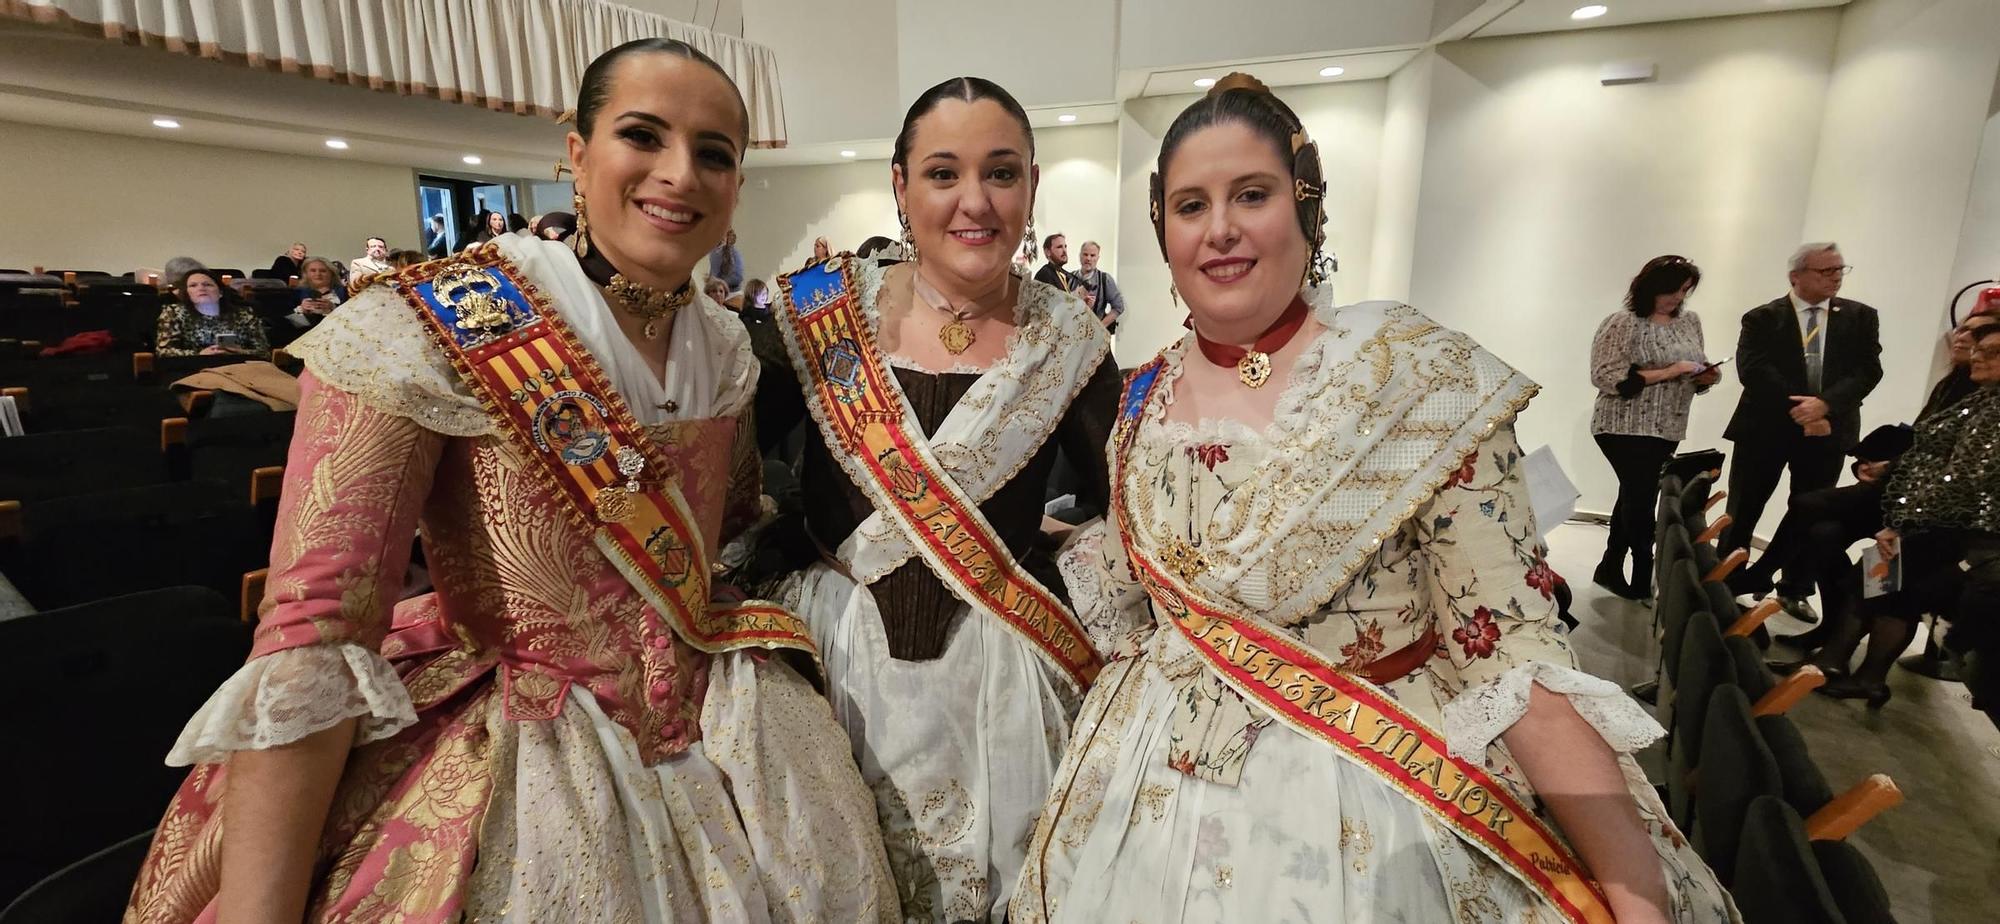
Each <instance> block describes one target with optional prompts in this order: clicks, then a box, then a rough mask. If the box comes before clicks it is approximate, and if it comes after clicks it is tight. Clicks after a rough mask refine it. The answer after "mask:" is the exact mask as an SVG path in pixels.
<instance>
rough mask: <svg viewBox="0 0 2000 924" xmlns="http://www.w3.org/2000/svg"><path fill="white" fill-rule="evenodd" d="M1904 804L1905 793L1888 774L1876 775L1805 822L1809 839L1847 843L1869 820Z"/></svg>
mask: <svg viewBox="0 0 2000 924" xmlns="http://www.w3.org/2000/svg"><path fill="white" fill-rule="evenodd" d="M1902 801H1903V791H1902V790H1901V789H1898V788H1896V781H1895V780H1892V779H1890V778H1889V775H1888V774H1886V773H1877V774H1875V775H1873V776H1870V777H1869V778H1867V779H1865V780H1862V781H1861V782H1859V783H1856V784H1854V788H1852V789H1849V790H1848V791H1846V792H1844V793H1841V794H1840V795H1837V796H1834V797H1833V801H1832V802H1828V803H1827V804H1826V805H1824V806H1821V807H1820V810H1819V811H1817V812H1814V813H1812V817H1811V818H1807V819H1806V837H1807V838H1808V839H1810V840H1815V841H1839V840H1846V839H1847V836H1848V835H1849V834H1853V833H1854V831H1855V829H1857V828H1859V827H1861V826H1862V825H1865V824H1867V823H1868V819H1870V818H1874V817H1875V816H1877V815H1880V814H1882V813H1883V812H1884V811H1886V810H1888V809H1890V808H1893V807H1895V806H1896V805H1897V804H1899V803H1901V802H1902Z"/></svg>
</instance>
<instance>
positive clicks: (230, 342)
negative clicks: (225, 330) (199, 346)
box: [215, 334, 243, 350]
mask: <svg viewBox="0 0 2000 924" xmlns="http://www.w3.org/2000/svg"><path fill="white" fill-rule="evenodd" d="M215 345H216V346H219V347H221V348H223V349H225V350H240V349H242V348H243V338H242V337H241V336H239V335H237V334H217V335H215Z"/></svg>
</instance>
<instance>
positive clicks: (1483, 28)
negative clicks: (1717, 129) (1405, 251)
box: [0, 0, 1847, 179]
mask: <svg viewBox="0 0 2000 924" xmlns="http://www.w3.org/2000/svg"><path fill="white" fill-rule="evenodd" d="M646 2H652V3H656V4H657V5H659V6H662V7H668V6H675V5H676V4H687V3H694V4H695V5H697V6H700V7H701V8H702V11H703V12H704V13H706V14H707V15H709V16H715V17H719V18H728V17H729V16H730V15H731V14H732V13H733V14H735V15H738V16H740V12H739V11H740V2H741V0H641V2H635V4H634V5H641V6H643V5H645V3H646ZM1604 2H1605V5H1607V6H1609V7H1610V12H1609V13H1608V14H1607V15H1605V16H1601V17H1599V18H1597V19H1593V20H1588V21H1584V22H1575V21H1572V20H1570V18H1569V13H1570V11H1571V10H1573V9H1575V8H1576V7H1577V6H1578V5H1580V4H1581V0H1483V2H1480V3H1478V4H1477V5H1476V6H1474V5H1472V4H1471V3H1470V2H1469V0H1468V2H1461V3H1457V4H1455V5H1454V6H1453V7H1452V14H1451V15H1457V13H1458V10H1459V9H1470V10H1471V11H1470V12H1469V13H1467V14H1466V15H1465V16H1464V18H1463V19H1461V20H1459V21H1458V22H1457V23H1456V24H1455V26H1456V27H1455V28H1450V29H1445V30H1442V34H1444V35H1446V36H1456V35H1470V36H1492V35H1512V34H1520V33H1528V32H1546V31H1558V30H1567V29H1576V28H1605V27H1612V26H1619V25H1629V24H1633V23H1639V22H1657V21H1662V20H1669V19H1689V18H1700V17H1707V16H1720V15H1733V14H1744V13H1758V12H1775V11H1779V10H1786V9H1799V8H1805V7H1821V6H1838V5H1841V4H1843V3H1846V2H1847V0H1604ZM718 8H719V9H718ZM1439 9H1443V7H1440V8H1439ZM753 25H754V23H753ZM746 37H747V38H749V39H751V40H752V41H756V40H757V39H758V36H757V35H755V34H751V35H748V36H746ZM1418 50H1419V48H1418V47H1415V46H1412V47H1399V48H1387V49H1383V48H1377V49H1364V50H1349V51H1343V52H1339V53H1328V54H1322V55H1304V56H1301V55H1285V56H1276V57H1265V58H1247V59H1238V60H1233V61H1216V62H1209V63H1207V64H1206V65H1203V66H1198V67H1196V66H1187V65H1176V66H1173V67H1167V68H1159V69H1142V70H1128V71H1125V72H1123V73H1121V74H1120V75H1119V77H1118V80H1117V91H1116V92H1117V95H1118V96H1119V97H1120V98H1121V99H1122V98H1129V97H1132V96H1162V95H1175V94H1184V93H1192V92H1196V90H1197V88H1196V87H1195V86H1194V80H1195V79H1196V78H1197V77H1204V76H1220V75H1222V74H1224V73H1227V72H1229V71H1231V70H1243V71H1247V72H1249V73H1251V74H1254V75H1256V76H1257V77H1258V78H1259V79H1261V80H1263V81H1264V82H1265V83H1268V84H1271V85H1273V86H1293V85H1304V84H1314V83H1323V82H1327V81H1328V80H1329V78H1322V77H1320V76H1319V71H1320V69H1321V68H1323V67H1327V66H1340V67H1343V68H1345V69H1346V70H1345V73H1343V74H1341V75H1340V76H1338V77H1336V78H1331V79H1333V80H1372V79H1379V78H1383V77H1387V76H1389V75H1390V74H1391V73H1393V72H1394V71H1395V70H1396V69H1397V68H1399V67H1401V66H1402V65H1403V63H1404V62H1406V61H1408V60H1409V59H1410V58H1411V57H1414V56H1415V55H1416V54H1417V53H1418ZM1120 105H1121V104H1120V102H1119V100H1117V99H1104V100H1078V101H1075V102H1074V104H1062V105H1043V106H1036V107H1033V108H1032V109H1031V112H1030V115H1031V117H1032V119H1033V121H1034V123H1035V125H1036V126H1037V127H1051V128H1052V127H1056V126H1059V125H1063V124H1077V125H1089V124H1097V123H1107V122H1113V121H1116V120H1117V118H1118V114H1119V111H1120ZM898 111H900V107H898ZM1062 115H1074V116H1076V119H1075V120H1074V122H1072V123H1063V122H1060V121H1059V117H1060V116H1062ZM161 117H168V118H173V119H176V120H178V121H179V122H180V123H181V128H179V129H177V130H171V131H169V130H162V129H158V128H155V127H153V126H152V124H151V123H152V120H153V119H155V118H161ZM0 121H16V122H26V123H32V124H41V125H51V126H57V127H64V128H73V129H80V130H85V131H94V132H107V133H112V134H124V135H133V136H138V137H154V138H159V139H161V140H172V141H180V142H189V143H196V144H212V145H221V146H227V147H233V148H243V149H252V150H265V151H273V152H279V153H286V154H297V155H304V156H313V157H332V158H339V159H348V160H359V161H368V162H374V163H383V164H396V165H402V166H409V167H416V168H419V169H423V170H425V171H430V172H439V173H450V174H456V175H471V176H490V177H510V178H525V179H547V178H549V177H550V176H551V170H552V167H553V165H554V162H555V161H556V160H557V159H558V158H560V157H561V156H562V154H563V142H562V139H563V136H564V133H565V128H564V127H563V126H559V125H556V124H554V123H552V122H550V121H549V120H546V119H541V118H533V117H526V116H518V115H514V114H512V113H500V112H491V111H487V110H483V109H478V108H475V107H472V106H466V105H462V104H458V103H446V102H442V101H439V100H434V99H429V98H424V97H404V96H397V95H395V94H392V93H383V92H379V91H373V90H368V89H365V88H361V87H353V86H346V85H335V84H330V83H327V82H324V81H320V80H314V79H309V78H305V77H300V76H295V75H288V74H276V73H270V72H265V71H257V70H252V69H249V68H245V67H241V66H237V65H231V64H223V63H219V62H214V61H205V60H200V59H197V58H192V57H189V56H186V55H181V54H174V53H168V52H164V51H161V50H158V49H148V48H137V47H132V46H127V45H122V44H119V43H116V42H107V41H103V40H101V39H96V38H90V37H85V36H81V35H77V34H75V33H72V32H68V31H64V30H58V29H52V28H45V27H41V26H35V25H30V24H26V23H22V22H18V21H14V20H6V19H0ZM336 137H337V138H340V139H343V140H345V141H346V142H347V143H348V148H347V150H345V151H334V150H330V149H328V148H327V147H326V146H325V142H326V139H328V138H336ZM844 151H853V152H854V158H855V159H863V160H867V159H885V158H887V157H888V156H889V139H887V138H855V139H851V140H839V141H829V142H826V143H817V144H798V145H795V146H793V147H791V148H787V149H784V150H778V151H753V152H751V154H750V158H749V163H750V165H751V166H757V167H763V166H796V165H804V164H823V163H838V162H840V161H842V160H843V159H845V158H844V157H843V155H842V152H844ZM467 154H473V155H477V156H479V157H480V158H482V160H483V163H481V164H480V165H478V166H468V165H466V164H465V163H463V161H462V160H461V158H463V157H464V156H465V155H467Z"/></svg>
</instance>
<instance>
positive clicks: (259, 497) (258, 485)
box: [250, 465, 285, 507]
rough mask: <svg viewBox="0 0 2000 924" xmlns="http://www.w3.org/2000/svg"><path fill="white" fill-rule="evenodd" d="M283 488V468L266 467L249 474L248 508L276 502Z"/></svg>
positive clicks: (275, 466) (278, 466) (277, 466)
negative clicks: (266, 502) (268, 501)
mask: <svg viewBox="0 0 2000 924" xmlns="http://www.w3.org/2000/svg"><path fill="white" fill-rule="evenodd" d="M284 487H285V467H284V466H282V465H266V466H263V467H262V468H258V469H256V470H254V471H252V472H251V473H250V506H252V507H255V506H256V505H258V504H261V503H263V502H265V501H267V500H271V501H274V500H277V499H278V494H279V493H280V492H282V491H283V490H284Z"/></svg>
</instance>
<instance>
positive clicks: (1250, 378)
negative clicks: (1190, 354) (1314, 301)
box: [1194, 295, 1307, 388]
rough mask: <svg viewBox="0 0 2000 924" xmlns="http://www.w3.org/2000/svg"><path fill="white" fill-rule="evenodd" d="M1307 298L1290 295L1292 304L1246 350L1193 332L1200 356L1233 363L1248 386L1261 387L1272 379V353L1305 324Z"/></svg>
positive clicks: (1280, 347)
mask: <svg viewBox="0 0 2000 924" xmlns="http://www.w3.org/2000/svg"><path fill="white" fill-rule="evenodd" d="M1306 315H1307V311H1306V300H1305V299H1303V298H1300V297H1299V296H1296V295H1294V296H1292V303H1291V304H1290V305H1288V306H1286V307H1285V313H1284V314H1281V315H1278V320H1277V321H1276V322H1275V323H1273V324H1272V325H1271V326H1270V327H1269V328H1268V329H1266V330H1265V331H1264V335H1263V336H1261V337H1258V338H1257V342H1256V343H1253V344H1251V345H1250V348H1249V349H1247V350H1246V349H1244V348H1242V347H1240V346H1232V345H1230V344H1227V343H1216V342H1215V341H1213V340H1210V339H1208V338H1207V337H1204V336H1202V335H1201V329H1200V328H1196V329H1195V332H1194V341H1195V344H1196V345H1197V346H1199V347H1201V355H1202V356H1203V357H1205V358H1207V360H1208V361H1209V362H1211V363H1214V364H1216V365H1218V366H1235V367H1236V377H1237V378H1238V379H1241V380H1242V381H1243V384H1245V385H1248V386H1250V387H1251V388H1263V387H1264V383H1265V382H1268V381H1270V380H1271V354H1272V353H1276V352H1278V351H1279V350H1282V349H1284V348H1285V344H1287V343H1290V342H1292V338H1293V337H1295V336H1297V335H1298V333H1299V328H1301V327H1304V326H1306Z"/></svg>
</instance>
